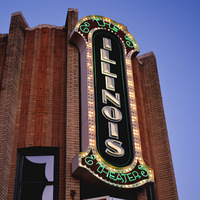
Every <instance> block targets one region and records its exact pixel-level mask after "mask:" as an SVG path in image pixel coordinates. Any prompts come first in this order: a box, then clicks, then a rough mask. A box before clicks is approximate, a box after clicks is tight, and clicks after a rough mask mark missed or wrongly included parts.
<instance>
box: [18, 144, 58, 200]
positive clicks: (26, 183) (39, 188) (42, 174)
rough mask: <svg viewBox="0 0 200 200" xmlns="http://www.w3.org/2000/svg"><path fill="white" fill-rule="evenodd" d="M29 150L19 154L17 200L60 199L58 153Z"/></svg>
mask: <svg viewBox="0 0 200 200" xmlns="http://www.w3.org/2000/svg"><path fill="white" fill-rule="evenodd" d="M55 150H56V148H42V147H38V148H37V147H35V148H27V149H20V150H19V153H18V166H17V180H16V184H15V198H14V199H16V200H27V199H28V200H36V199H37V200H40V199H41V200H56V199H57V197H58V191H57V190H58V151H55Z"/></svg>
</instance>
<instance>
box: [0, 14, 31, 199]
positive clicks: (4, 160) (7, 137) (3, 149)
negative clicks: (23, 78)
mask: <svg viewBox="0 0 200 200" xmlns="http://www.w3.org/2000/svg"><path fill="white" fill-rule="evenodd" d="M26 27H28V24H27V23H26V21H25V19H24V17H23V15H22V14H21V12H18V13H14V14H12V17H11V23H10V31H9V35H8V43H7V49H6V62H5V67H4V71H3V79H2V90H1V95H0V141H1V145H0V180H1V183H3V184H1V186H0V199H7V192H8V182H9V174H10V165H11V157H12V148H13V134H14V123H15V116H16V107H17V97H18V90H19V80H20V73H21V62H22V53H23V44H24V32H25V28H26Z"/></svg>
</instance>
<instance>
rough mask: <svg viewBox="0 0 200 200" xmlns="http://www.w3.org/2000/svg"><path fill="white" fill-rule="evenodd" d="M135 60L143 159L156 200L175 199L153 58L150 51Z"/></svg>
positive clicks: (174, 185) (167, 140) (164, 123)
mask: <svg viewBox="0 0 200 200" xmlns="http://www.w3.org/2000/svg"><path fill="white" fill-rule="evenodd" d="M138 60H139V61H140V62H136V61H134V62H133V68H134V71H135V72H136V73H135V75H134V79H135V80H136V81H138V86H136V95H137V105H138V117H139V126H140V132H141V133H140V134H141V141H142V150H143V156H144V160H145V162H146V163H147V164H148V166H150V167H152V168H153V169H154V173H155V184H156V195H157V199H158V200H165V199H166V200H169V199H171V200H175V199H178V195H177V188H176V181H175V176H174V169H173V164H172V158H171V151H170V146H169V138H168V133H167V127H166V121H165V115H164V108H163V103H162V96H161V91H160V83H159V77H158V71H157V64H156V59H155V56H154V54H153V53H152V52H150V53H147V54H144V55H142V56H139V57H138ZM136 76H137V77H136ZM139 80H140V81H139ZM136 85H137V84H136Z"/></svg>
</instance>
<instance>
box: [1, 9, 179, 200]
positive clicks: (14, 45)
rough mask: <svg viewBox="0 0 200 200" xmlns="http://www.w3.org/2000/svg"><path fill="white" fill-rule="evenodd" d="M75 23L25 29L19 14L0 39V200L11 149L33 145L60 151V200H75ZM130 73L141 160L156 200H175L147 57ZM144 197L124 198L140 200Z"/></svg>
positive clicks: (9, 180) (11, 168) (7, 189)
mask: <svg viewBox="0 0 200 200" xmlns="http://www.w3.org/2000/svg"><path fill="white" fill-rule="evenodd" d="M77 22H78V11H77V10H76V9H69V10H68V15H67V19H66V24H65V26H63V27H56V26H52V25H40V26H37V27H34V28H29V26H28V24H27V22H26V21H25V19H24V17H23V15H22V14H21V13H20V12H18V13H14V14H13V15H12V17H11V24H10V31H9V34H4V35H3V34H1V35H0V141H1V146H0V180H1V184H0V199H1V200H6V199H8V200H11V199H13V194H14V185H15V176H16V162H17V149H18V148H25V147H35V146H44V147H51V146H52V147H59V148H60V159H59V160H60V164H59V166H60V168H59V199H73V200H79V199H80V197H81V194H80V192H81V189H80V187H81V184H80V180H79V179H78V178H74V177H73V176H72V170H71V167H72V166H71V163H72V159H73V158H74V157H75V155H76V154H77V153H78V152H79V151H80V105H79V104H80V102H79V101H80V87H79V85H80V82H79V74H80V72H79V52H78V49H77V47H76V46H74V45H73V44H71V43H70V42H69V37H70V34H71V32H72V30H73V28H74V26H75V25H76V23H77ZM133 71H134V83H135V91H136V100H137V109H138V117H139V127H140V132H141V142H142V151H143V157H144V160H145V162H146V163H147V165H148V166H150V167H152V168H153V169H154V173H155V185H156V195H157V199H160V200H163V199H167V200H169V199H172V200H175V199H178V197H177V190H176V182H175V177H174V171H173V164H172V159H171V153H170V147H169V140H168V135H167V128H166V122H165V116H164V110H163V104H162V98H161V91H160V85H159V79H158V72H157V66H156V60H155V56H154V55H153V53H152V52H151V53H148V54H145V55H142V56H139V57H137V58H134V59H133ZM2 183H3V184H2ZM94 187H95V186H94ZM149 190H150V189H149V188H145V187H144V188H141V189H139V190H137V191H132V192H129V194H128V195H126V196H127V198H128V199H131V198H132V195H133V193H134V195H136V196H137V199H138V200H147V199H148V193H149ZM108 193H109V191H108ZM111 194H114V193H112V192H110V193H109V194H106V195H110V196H111ZM98 195H99V194H97V196H98ZM104 196H105V195H104ZM123 196H124V194H123V192H121V193H119V195H118V198H120V197H121V198H122V197H123Z"/></svg>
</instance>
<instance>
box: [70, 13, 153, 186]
mask: <svg viewBox="0 0 200 200" xmlns="http://www.w3.org/2000/svg"><path fill="white" fill-rule="evenodd" d="M71 41H72V42H74V43H75V44H76V45H77V46H78V48H79V51H80V62H81V63H80V64H81V126H82V127H81V140H82V152H80V153H79V154H78V155H77V156H76V157H75V158H74V160H73V163H72V173H73V175H75V176H79V177H81V178H87V174H89V175H91V174H92V175H93V178H97V179H99V180H101V181H102V182H104V183H107V184H109V185H112V186H115V187H118V188H134V187H139V186H141V185H144V184H145V183H147V182H153V181H154V175H153V170H152V169H151V168H149V167H148V166H147V165H146V164H145V162H144V160H143V157H142V151H141V143H140V133H139V128H138V117H137V108H136V101H135V92H134V82H133V71H132V65H131V58H132V56H136V55H137V53H138V52H139V48H138V45H137V43H136V41H135V40H134V38H133V37H132V35H131V34H130V33H129V32H128V31H127V29H126V28H125V27H124V26H123V25H121V24H118V23H116V22H115V21H113V20H111V19H108V18H105V17H101V16H88V17H85V18H83V19H81V20H80V21H79V22H78V23H77V25H76V27H75V29H74V31H73V32H72V34H71Z"/></svg>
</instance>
